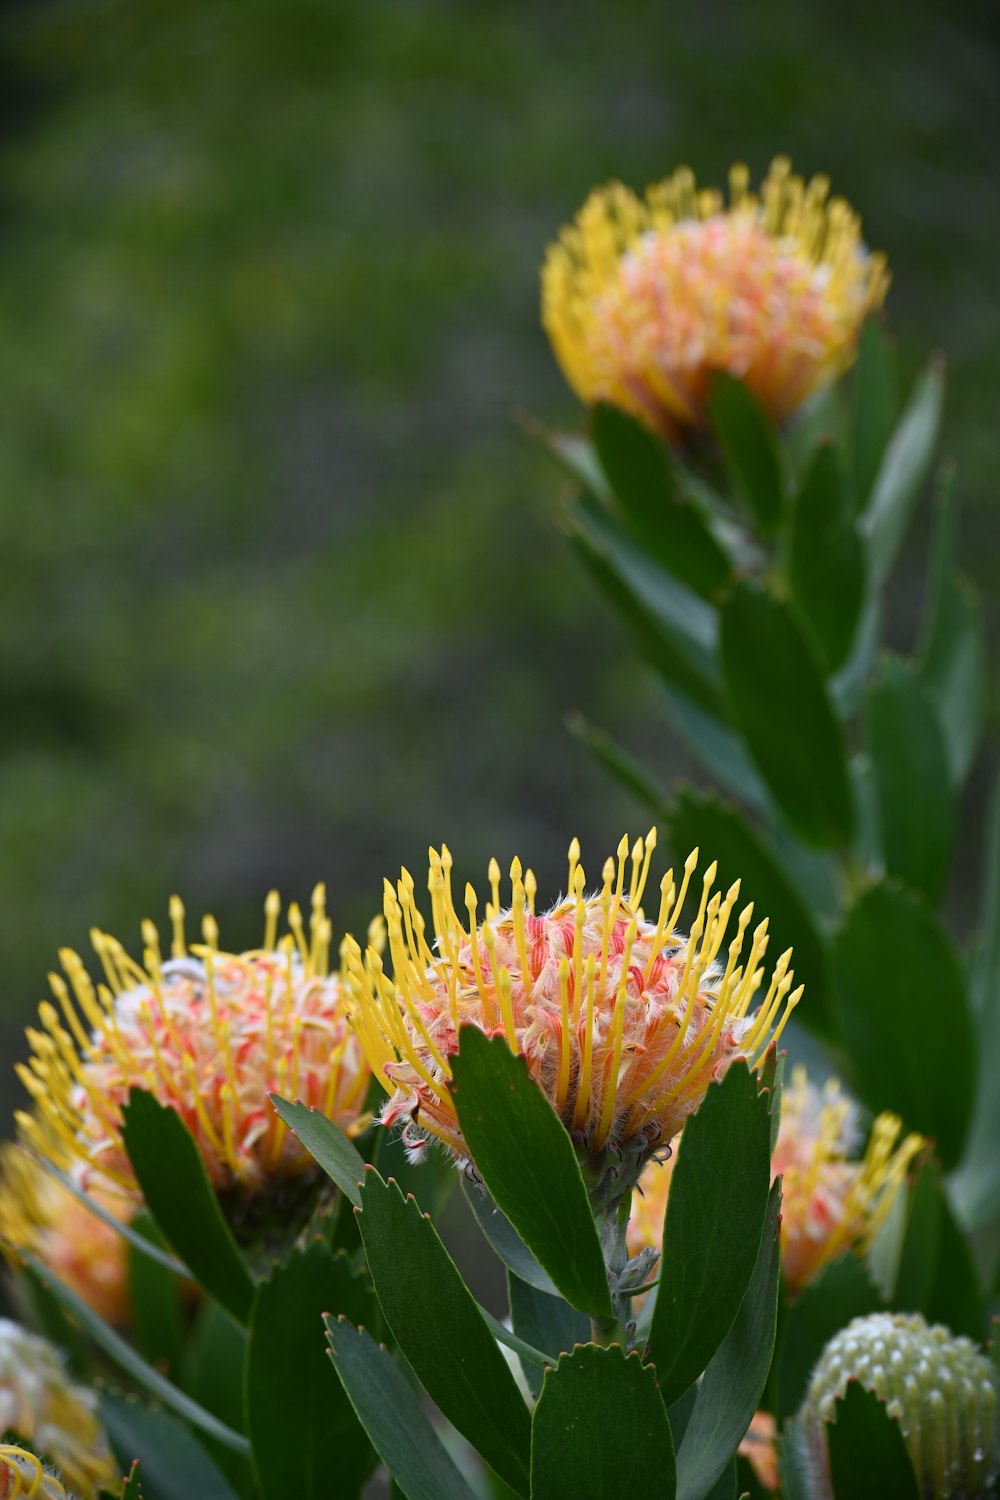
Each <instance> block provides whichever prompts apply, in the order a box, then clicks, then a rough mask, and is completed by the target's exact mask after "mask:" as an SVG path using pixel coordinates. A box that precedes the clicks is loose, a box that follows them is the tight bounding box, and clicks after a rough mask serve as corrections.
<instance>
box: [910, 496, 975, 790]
mask: <svg viewBox="0 0 1000 1500" xmlns="http://www.w3.org/2000/svg"><path fill="white" fill-rule="evenodd" d="M956 529H957V522H956V506H955V502H954V499H953V497H952V490H951V475H950V473H949V474H948V475H947V476H946V479H945V480H944V481H943V482H942V485H941V489H940V493H939V496H938V503H937V512H936V515H935V519H934V529H933V534H932V542H931V553H930V570H929V571H930V577H929V580H928V584H929V593H930V604H929V607H928V609H927V612H926V614H925V616H924V629H923V631H922V632H921V638H920V647H919V650H918V656H919V660H920V677H921V680H922V682H923V684H924V686H925V688H926V689H927V692H928V695H929V696H930V699H931V701H932V703H933V704H934V707H935V710H936V712H937V715H938V720H939V723H940V727H941V733H942V735H943V736H944V743H945V748H946V750H947V752H948V767H949V772H950V775H951V782H952V785H953V786H954V787H955V788H958V787H960V786H961V785H962V783H963V782H964V780H965V778H966V776H967V775H968V772H969V769H970V767H971V765H972V762H973V760H974V759H975V755H976V751H977V749H978V748H979V742H980V739H981V737H982V732H983V724H984V722H985V719H986V700H987V691H988V686H989V676H988V672H987V662H986V630H985V626H984V624H983V610H982V603H981V601H980V598H979V595H978V593H977V592H976V590H975V588H974V587H973V585H972V584H971V583H970V582H969V580H968V579H967V578H964V577H963V576H962V574H961V573H960V572H959V571H958V567H957V561H956V551H957V548H956V535H955V534H956Z"/></svg>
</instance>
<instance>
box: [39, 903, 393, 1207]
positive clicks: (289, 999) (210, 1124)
mask: <svg viewBox="0 0 1000 1500" xmlns="http://www.w3.org/2000/svg"><path fill="white" fill-rule="evenodd" d="M265 911H266V927H265V935H264V943H263V946H262V947H261V948H258V949H254V950H253V951H251V952H247V953H227V952H225V951H223V950H222V949H220V947H219V934H218V929H217V926H216V923H215V921H214V919H213V918H211V917H206V918H205V920H204V922H203V923H202V938H203V940H202V942H200V943H191V944H190V945H189V944H188V941H187V938H186V935H185V929H184V908H183V906H182V904H181V902H180V900H179V899H178V898H176V897H175V898H174V899H173V901H172V902H171V918H172V928H173V932H172V943H171V952H170V957H169V958H164V957H163V956H162V954H161V951H160V942H159V936H158V934H157V931H156V928H155V927H154V925H153V924H152V923H151V922H147V923H145V924H144V925H143V942H144V954H143V963H142V964H141V965H140V964H139V963H138V962H136V960H135V959H133V958H132V957H131V956H130V955H129V954H128V953H127V952H126V951H125V949H124V948H123V947H122V945H121V943H119V942H118V941H117V940H116V939H115V938H113V937H109V936H108V935H107V934H105V933H102V932H96V931H95V932H94V933H93V934H92V941H93V945H94V950H95V952H96V954H97V956H98V959H99V960H100V963H101V966H102V968H103V971H104V982H102V983H99V984H97V985H95V984H94V983H93V982H92V980H91V978H90V976H89V975H88V973H87V970H86V968H85V967H84V964H83V961H82V959H81V958H80V957H79V956H78V955H77V954H76V953H74V952H72V951H71V950H63V952H62V953H61V955H60V958H61V961H62V966H63V971H64V974H65V976H66V977H65V979H64V978H63V977H61V976H60V975H58V974H53V975H50V983H51V986H52V991H53V995H54V998H55V1003H54V1004H53V1003H52V1002H51V1001H44V1002H43V1003H42V1005H41V1006H40V1008H39V1016H40V1019H41V1029H34V1030H29V1032H28V1040H29V1042H30V1044H31V1049H32V1056H31V1058H30V1060H29V1063H28V1064H27V1065H23V1064H22V1065H21V1066H19V1068H18V1074H19V1077H20V1078H21V1080H22V1082H23V1083H24V1085H25V1087H26V1089H27V1090H28V1092H29V1094H30V1095H31V1097H32V1100H33V1102H34V1105H35V1108H36V1110H37V1117H36V1116H35V1115H33V1114H30V1113H28V1112H22V1113H21V1114H19V1115H18V1117H17V1119H18V1125H19V1129H20V1132H21V1136H22V1139H23V1141H24V1142H25V1144H26V1145H28V1146H30V1147H33V1148H34V1149H35V1150H36V1151H37V1152H39V1153H40V1154H42V1155H44V1156H47V1157H49V1158H51V1159H52V1160H54V1161H55V1163H56V1165H58V1166H60V1167H63V1168H69V1169H71V1170H72V1171H73V1172H74V1175H75V1176H76V1178H77V1180H78V1181H79V1182H80V1183H81V1184H82V1185H83V1186H84V1187H85V1188H87V1189H88V1190H89V1189H90V1188H92V1187H94V1186H96V1187H99V1188H100V1189H101V1190H102V1191H108V1192H112V1193H114V1192H117V1193H118V1194H119V1195H120V1196H123V1197H124V1198H126V1199H127V1200H128V1201H130V1202H132V1203H135V1202H137V1201H139V1200H140V1196H141V1195H140V1193H139V1189H138V1185H137V1183H136V1182H135V1178H134V1175H133V1173H132V1169H131V1166H130V1164H129V1161H128V1157H127V1155H126V1153H125V1148H124V1145H123V1142H122V1136H121V1120H122V1115H121V1110H122V1106H123V1105H124V1104H125V1103H126V1102H127V1100H128V1096H129V1092H130V1090H131V1089H133V1088H137V1089H144V1090H146V1091H147V1092H149V1093H151V1094H153V1095H155V1097H156V1098H157V1099H158V1100H159V1101H160V1102H161V1103H162V1104H164V1105H167V1106H169V1107H170V1108H173V1109H175V1110H176V1111H177V1113H178V1114H179V1115H180V1117H181V1118H182V1119H183V1121H184V1123H185V1125H186V1126H187V1127H188V1129H189V1130H190V1131H191V1134H192V1136H193V1137H194V1139H195V1141H196V1143H197V1145H198V1148H199V1150H200V1152H201V1155H202V1158H203V1160H204V1162H205V1166H206V1168H207V1170H208V1174H209V1177H210V1178H211V1180H212V1183H213V1185H214V1186H215V1188H216V1189H217V1190H218V1191H219V1192H220V1193H228V1192H230V1191H234V1192H235V1193H237V1194H238V1195H239V1198H240V1199H241V1200H243V1199H246V1198H248V1197H250V1196H252V1195H254V1194H256V1193H258V1192H259V1191H261V1190H262V1189H264V1188H265V1187H267V1186H269V1185H273V1184H274V1183H276V1182H286V1181H288V1180H290V1179H298V1178H301V1177H303V1176H304V1175H305V1174H311V1173H312V1172H313V1170H314V1164H313V1161H312V1158H311V1157H310V1156H309V1154H308V1152H306V1150H305V1149H304V1147H302V1146H301V1145H300V1144H299V1142H298V1141H297V1140H296V1139H295V1137H294V1136H292V1135H290V1134H289V1132H288V1130H287V1128H286V1127H285V1125H284V1124H283V1123H282V1122H281V1121H280V1120H279V1119H278V1118H277V1116H276V1115H275V1113H274V1111H273V1110H272V1108H271V1106H270V1103H269V1101H268V1098H267V1094H268V1091H269V1090H276V1091H277V1092H278V1093H279V1094H287V1095H290V1096H292V1097H294V1098H297V1099H301V1100H302V1101H303V1102H304V1103H306V1104H308V1105H311V1106H313V1107H315V1108H317V1109H319V1110H321V1111H322V1112H323V1114H325V1115H327V1116H328V1117H329V1118H330V1119H332V1120H334V1121H336V1123H337V1124H338V1125H340V1126H341V1127H342V1128H344V1129H346V1130H348V1131H350V1130H352V1129H355V1128H356V1127H357V1126H358V1124H359V1119H360V1114H361V1110H362V1107H363V1103H364V1097H365V1092H366V1089H367V1085H368V1069H367V1066H366V1064H365V1061H364V1057H363V1054H362V1050H361V1047H360V1046H359V1044H358V1042H357V1040H356V1038H355V1037H354V1035H353V1033H352V1031H351V1029H350V1027H349V1025H348V1022H347V1006H346V1002H345V992H344V989H343V987H342V984H341V980H340V976H339V975H338V974H337V973H331V972H330V965H329V954H330V942H331V927H330V922H329V919H328V917H327V915H326V910H325V896H324V891H323V887H322V886H318V887H317V888H316V891H315V893H314V896H313V903H312V917H311V922H310V927H309V932H308V933H307V932H306V930H305V924H304V922H303V918H302V915H301V913H300V911H299V909H298V907H297V906H295V905H294V904H293V905H292V906H291V907H289V910H288V925H289V928H290V931H289V933H288V934H287V936H285V937H283V938H282V939H281V940H280V941H279V940H278V920H279V915H280V902H279V900H278V897H277V894H276V893H275V892H272V893H271V895H270V896H269V897H268V900H267V904H266V908H265ZM67 981H68V983H67Z"/></svg>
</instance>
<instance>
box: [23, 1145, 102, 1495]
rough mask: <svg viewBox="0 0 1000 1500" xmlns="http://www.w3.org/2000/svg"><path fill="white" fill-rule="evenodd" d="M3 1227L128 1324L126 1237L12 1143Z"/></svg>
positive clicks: (98, 1306)
mask: <svg viewBox="0 0 1000 1500" xmlns="http://www.w3.org/2000/svg"><path fill="white" fill-rule="evenodd" d="M92 1196H93V1197H94V1198H96V1199H97V1201H98V1202H99V1204H100V1206H101V1207H102V1208H103V1209H105V1210H106V1211H107V1212H109V1213H111V1214H114V1215H115V1217H116V1218H123V1217H126V1216H127V1215H128V1212H129V1205H128V1204H127V1203H126V1201H125V1200H124V1199H123V1198H121V1197H120V1196H118V1195H117V1194H111V1193H102V1192H101V1191H100V1190H99V1189H96V1190H95V1191H94V1192H93V1194H92ZM0 1225H2V1226H3V1234H4V1238H5V1240H6V1241H7V1243H9V1244H10V1245H11V1246H12V1247H13V1248H14V1249H15V1250H32V1251H34V1252H35V1254H36V1255H38V1256H39V1257H40V1258H41V1259H42V1260H43V1261H44V1262H45V1264H46V1265H47V1266H50V1267H51V1268H52V1270H53V1271H54V1272H55V1274H56V1275H57V1276H58V1277H59V1279H60V1281H63V1282H65V1283H66V1285H67V1286H70V1287H72V1289H73V1290H74V1291H75V1292H76V1293H77V1295H78V1296H80V1297H82V1298H83V1300H84V1302H86V1303H87V1304H88V1306H89V1307H92V1308H93V1309H94V1311H95V1312H96V1313H99V1314H100V1316H101V1317H102V1318H104V1319H105V1321H106V1322H108V1323H114V1324H116V1325H117V1326H118V1327H124V1325H125V1324H126V1323H127V1322H128V1315H129V1288H128V1253H127V1246H126V1243H125V1240H124V1239H123V1238H122V1236H121V1235H120V1234H119V1233H118V1232H117V1231H116V1230H115V1229H113V1228H112V1226H111V1225H110V1224H108V1223H106V1222H105V1221H104V1220H103V1219H101V1218H99V1217H98V1216H97V1214H95V1213H91V1212H90V1210H89V1209H88V1208H86V1207H85V1206H84V1204H82V1203H81V1202H80V1200H79V1199H78V1198H75V1197H74V1196H73V1194H72V1193H70V1192H68V1191H67V1189H66V1188H64V1187H62V1186H60V1184H59V1183H58V1182H56V1181H55V1180H54V1179H53V1178H52V1177H49V1176H48V1174H47V1173H46V1172H45V1171H43V1169H42V1168H41V1166H39V1164H38V1162H37V1161H35V1160H34V1158H33V1157H32V1156H31V1154H30V1153H29V1152H27V1151H25V1150H24V1149H23V1148H22V1147H21V1146H18V1145H15V1144H14V1143H13V1142H12V1141H7V1142H4V1144H3V1146H2V1147H0ZM0 1493H2V1492H0Z"/></svg>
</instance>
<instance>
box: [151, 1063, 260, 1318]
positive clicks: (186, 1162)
mask: <svg viewBox="0 0 1000 1500" xmlns="http://www.w3.org/2000/svg"><path fill="white" fill-rule="evenodd" d="M122 1121H123V1123H122V1139H123V1141H124V1143H125V1150H126V1151H127V1152H128V1159H129V1161H130V1162H131V1163H132V1170H133V1171H134V1172H135V1175H136V1179H137V1181H138V1183H139V1186H140V1188H141V1189H142V1195H143V1197H144V1198H145V1200H146V1206H147V1207H148V1209H149V1211H150V1213H151V1214H152V1216H153V1218H154V1219H155V1220H156V1223H157V1226H158V1228H159V1230H160V1232H161V1234H162V1235H163V1237H164V1239H165V1240H166V1241H167V1243H168V1245H169V1246H170V1247H171V1249H172V1250H174V1251H175V1252H176V1253H177V1254H178V1255H179V1256H180V1257H181V1259H182V1260H183V1261H184V1262H185V1264H186V1265H188V1266H190V1268H191V1274H192V1276H194V1278H195V1279H196V1280H197V1281H199V1282H200V1283H201V1285H202V1286H203V1287H204V1288H205V1290H206V1291H207V1292H210V1293H211V1295H212V1296H213V1297H215V1298H216V1300H217V1301H218V1302H221V1303H222V1306H223V1307H224V1308H226V1310H227V1311H228V1312H231V1313H232V1315H233V1317H234V1318H236V1319H237V1320H238V1321H239V1322H241V1323H245V1322H246V1320H247V1318H248V1317H249V1315H250V1304H251V1302H252V1301H253V1281H252V1280H251V1277H250V1272H249V1271H248V1270H247V1267H246V1262H245V1261H244V1259H243V1256H242V1255H241V1254H240V1250H239V1247H238V1246H237V1244H236V1241H235V1240H234V1239H233V1235H232V1231H231V1230H230V1228H229V1225H228V1224H227V1223H226V1220H225V1218H224V1217H223V1213H222V1209H221V1208H220V1207H219V1200H218V1198H217V1197H216V1196H215V1191H214V1189H213V1187H212V1184H211V1183H210V1182H209V1180H208V1173H207V1172H206V1171H205V1164H204V1162H203V1161H202V1159H201V1153H200V1151H199V1150H198V1147H197V1146H196V1145H195V1143H194V1141H193V1139H192V1137H191V1135H190V1132H189V1131H188V1129H187V1126H186V1125H185V1124H184V1121H183V1120H182V1119H181V1117H180V1115H179V1114H178V1113H177V1111H176V1110H174V1109H169V1108H168V1107H167V1106H166V1105H164V1104H161V1103H160V1102H159V1100H158V1099H155V1098H154V1097H153V1095H152V1094H146V1093H143V1092H142V1091H141V1090H140V1089H133V1090H132V1092H131V1094H130V1095H129V1102H128V1104H126V1105H125V1108H124V1109H123V1110H122Z"/></svg>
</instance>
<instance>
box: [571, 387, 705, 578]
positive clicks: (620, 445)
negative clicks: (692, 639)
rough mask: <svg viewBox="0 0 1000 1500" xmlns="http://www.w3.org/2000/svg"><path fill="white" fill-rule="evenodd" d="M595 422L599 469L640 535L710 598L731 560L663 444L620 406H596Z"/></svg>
mask: <svg viewBox="0 0 1000 1500" xmlns="http://www.w3.org/2000/svg"><path fill="white" fill-rule="evenodd" d="M591 423H592V431H593V436H594V446H595V448H596V450H597V457H598V459H599V461H600V464H601V468H602V469H603V470H604V473H605V475H606V477H607V481H608V484H609V486H610V488H611V490H612V492H613V494H614V497H615V499H616V500H617V502H618V508H619V510H620V511H621V514H622V515H623V516H624V518H625V520H626V522H627V523H628V525H629V527H630V529H631V530H632V532H633V534H634V535H635V538H636V540H637V541H638V542H640V543H641V545H642V546H643V547H644V548H645V550H646V551H647V552H648V553H649V555H650V556H651V557H653V558H655V559H656V561H657V562H658V563H659V564H660V566H661V567H664V568H666V570H667V571H668V572H669V573H674V574H676V575H677V577H678V578H680V580H681V582H682V583H686V584H687V586H688V588H690V589H693V590H694V592H695V593H696V594H701V595H702V597H703V598H706V599H707V598H711V597H712V596H713V594H715V593H717V592H718V590H719V589H720V588H722V587H724V585H725V584H726V582H727V581H728V579H729V578H730V576H731V574H732V564H731V563H730V560H729V558H728V557H727V556H726V553H725V551H724V549H723V548H722V547H721V546H720V544H719V542H718V541H717V540H716V538H715V537H714V536H713V534H712V532H711V531H710V529H709V527H708V525H707V524H706V522H705V521H704V519H703V518H702V516H701V513H700V512H699V511H698V510H697V508H696V507H695V506H694V505H693V504H692V503H691V501H690V500H689V499H686V498H685V497H684V495H683V494H682V493H681V490H680V485H679V475H678V472H677V470H676V467H675V466H674V464H673V462H672V460H671V456H670V453H669V451H668V449H667V447H666V445H665V443H664V442H663V441H662V439H660V438H657V437H654V436H653V434H652V433H651V432H650V431H649V429H648V428H646V427H644V426H643V425H642V423H641V422H638V421H637V420H636V419H635V418H634V417H630V416H629V415H628V414H627V413H626V412H623V411H620V410H619V408H618V407H616V406H605V405H598V406H595V407H594V411H593V415H592V418H591Z"/></svg>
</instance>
